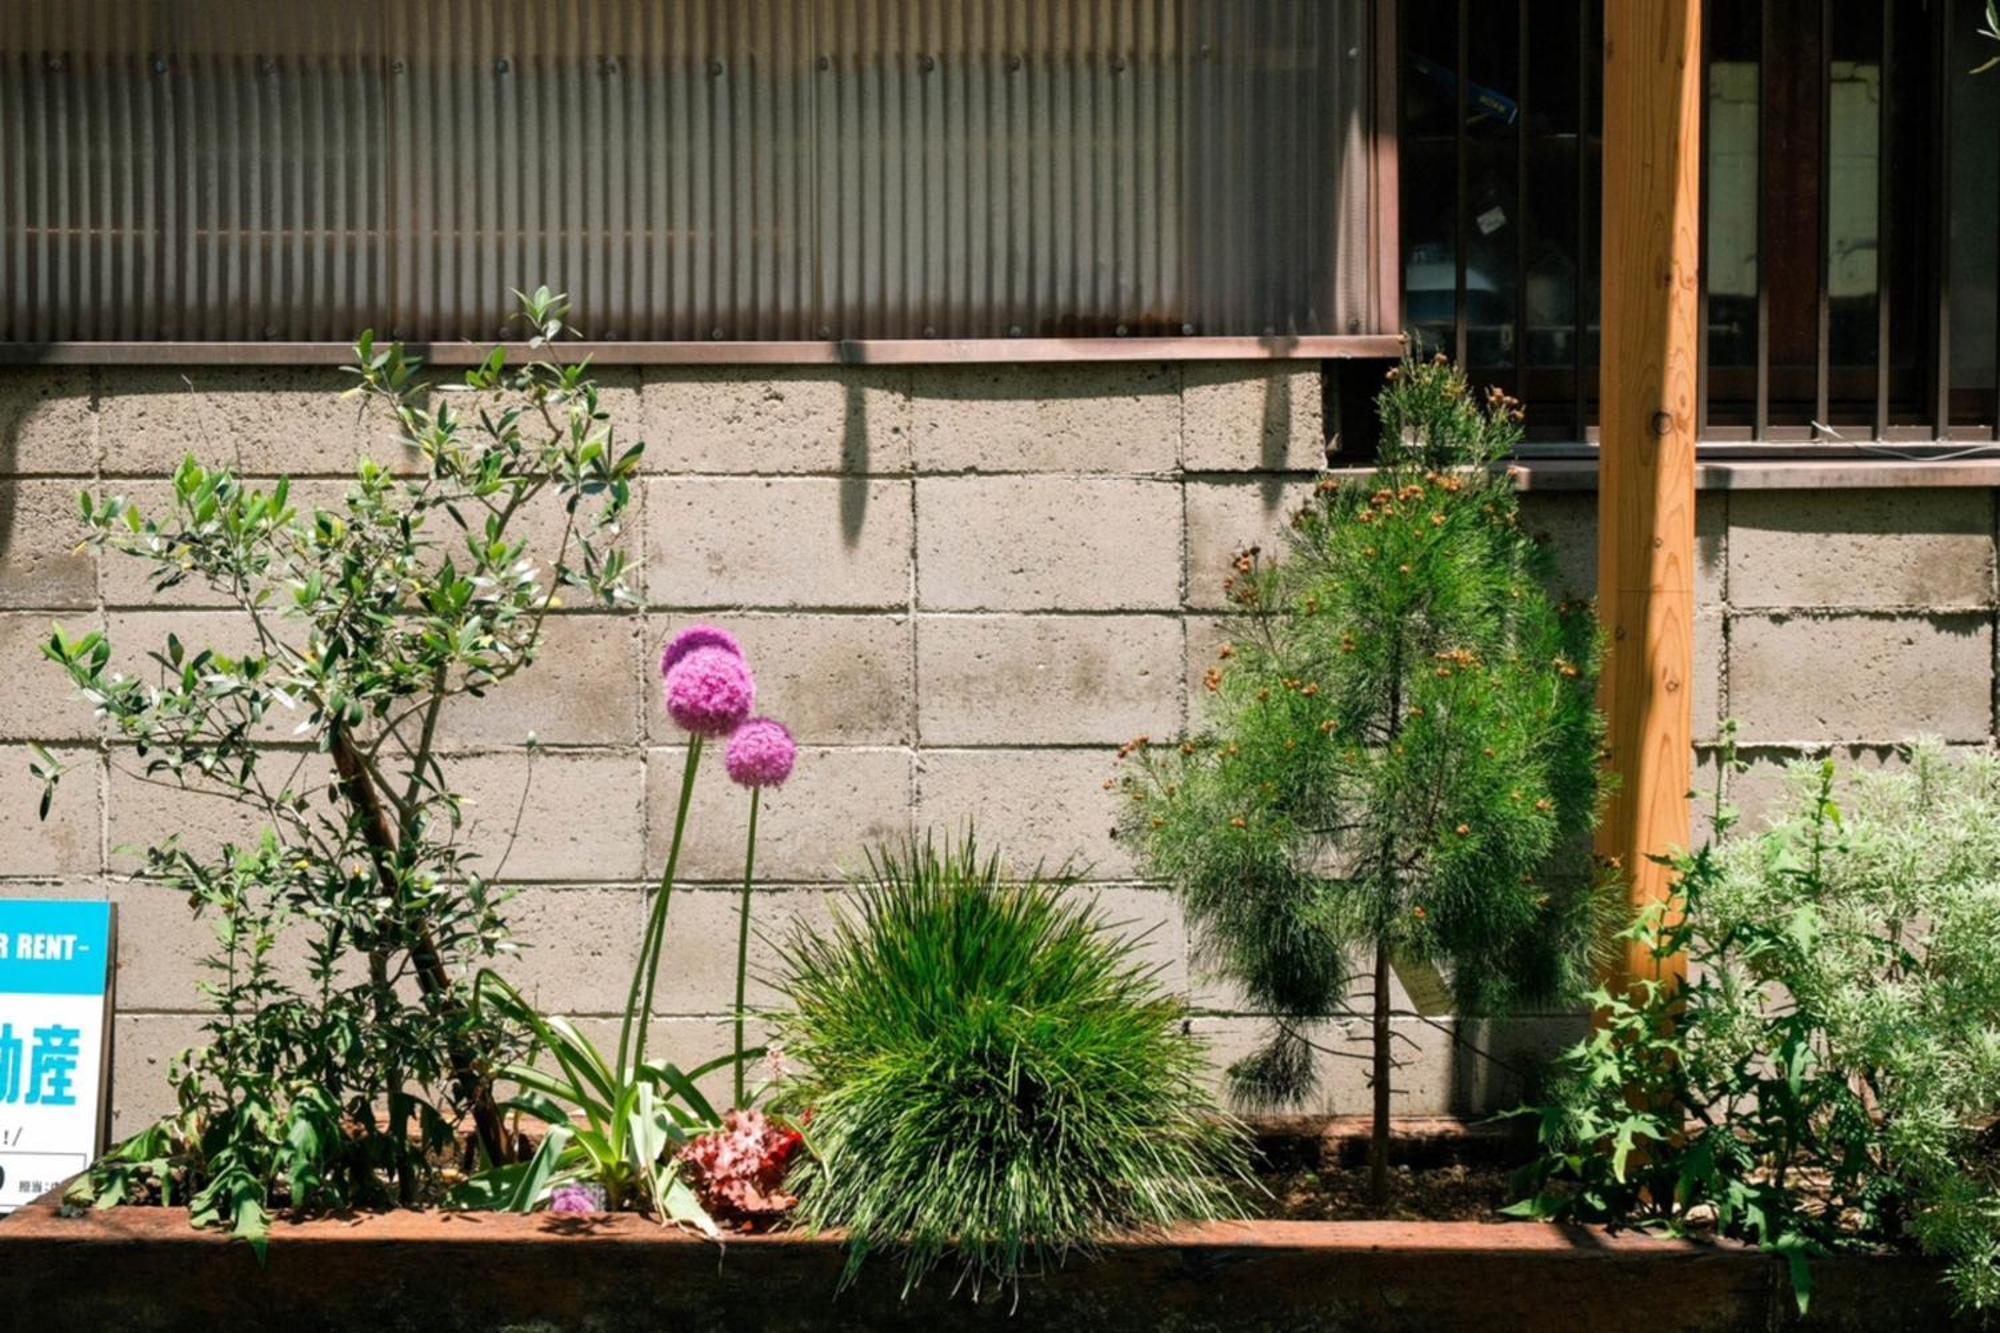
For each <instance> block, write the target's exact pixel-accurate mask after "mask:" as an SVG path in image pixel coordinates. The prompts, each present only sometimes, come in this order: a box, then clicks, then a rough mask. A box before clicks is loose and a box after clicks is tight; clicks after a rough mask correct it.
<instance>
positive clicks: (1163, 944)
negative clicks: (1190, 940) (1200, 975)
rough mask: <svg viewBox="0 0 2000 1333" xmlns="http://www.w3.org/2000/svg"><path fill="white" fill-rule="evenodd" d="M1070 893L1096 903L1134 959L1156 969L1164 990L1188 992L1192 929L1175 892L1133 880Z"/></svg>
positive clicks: (1083, 887)
mask: <svg viewBox="0 0 2000 1333" xmlns="http://www.w3.org/2000/svg"><path fill="white" fill-rule="evenodd" d="M1070 892H1072V893H1076V894H1080V895H1083V896H1084V897H1085V898H1087V899H1089V900H1090V901H1091V902H1092V903H1093V904H1094V906H1095V907H1096V910H1097V913H1098V917H1099V919H1100V920H1101V921H1102V922H1103V923H1104V926H1105V929H1106V931H1107V932H1108V933H1109V934H1110V935H1111V937H1112V938H1114V939H1116V940H1118V941H1119V942H1120V943H1121V944H1122V945H1123V946H1124V948H1125V949H1126V950H1127V952H1128V955H1129V957H1130V959H1131V961H1133V962H1135V963H1137V964H1139V965H1140V966H1142V967H1145V968H1147V969H1149V970H1150V971H1151V972H1152V974H1153V979H1154V981H1155V983H1156V984H1157V985H1158V986H1159V988H1160V989H1161V990H1163V991H1165V992H1166V993H1168V994H1169V995H1178V996H1183V997H1185V996H1186V995H1187V993H1188V968H1187V928H1186V926H1185V925H1184V924H1183V923H1182V921H1181V909H1180V904H1178V903H1177V902H1175V901H1174V895H1173V894H1171V893H1169V892H1167V891H1166V890H1165V889H1157V888H1146V887H1140V886H1137V885H1128V884H1114V885H1094V884H1080V885H1078V886H1077V887H1076V888H1074V889H1072V890H1070Z"/></svg>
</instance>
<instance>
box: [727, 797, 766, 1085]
mask: <svg viewBox="0 0 2000 1333" xmlns="http://www.w3.org/2000/svg"><path fill="white" fill-rule="evenodd" d="M763 796H764V789H763V788H762V787H752V788H751V789H750V841H749V843H748V844H747V845H746V846H745V847H744V849H743V906H742V908H741V909H740V910H739V911H738V912H737V918H736V1101H735V1103H734V1105H735V1107H736V1109H737V1110H739V1111H741V1110H745V1109H747V1108H745V1107H744V1105H743V977H744V974H745V973H746V972H747V971H748V970H749V966H750V885H751V883H752V881H753V879H754V876H755V872H756V868H757V805H758V802H759V801H761V800H762V799H763Z"/></svg>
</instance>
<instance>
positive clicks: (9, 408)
mask: <svg viewBox="0 0 2000 1333" xmlns="http://www.w3.org/2000/svg"><path fill="white" fill-rule="evenodd" d="M51 347H52V344H48V343H17V344H14V345H13V346H11V347H10V348H9V349H8V351H9V353H10V357H9V363H8V364H9V365H10V366H12V365H16V364H18V365H22V366H33V365H40V364H41V363H42V362H43V361H45V360H46V359H47V357H48V354H49V352H50V350H51ZM9 373H10V372H9V371H8V370H7V369H6V368H0V375H6V374H9ZM35 401H36V400H35V399H34V398H33V397H31V396H30V395H27V394H23V393H12V394H0V410H4V412H5V415H4V416H0V477H12V476H15V475H17V474H18V473H19V472H20V470H21V469H20V461H21V423H22V422H23V421H25V420H26V419H27V415H28V413H29V411H30V410H31V408H32V406H33V404H34V402H35ZM20 503H21V502H20V495H19V488H18V487H15V486H5V487H0V560H5V559H6V558H7V557H8V555H9V554H11V553H12V551H13V547H14V529H15V527H16V525H17V524H18V523H19V522H20Z"/></svg>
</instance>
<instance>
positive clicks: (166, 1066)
mask: <svg viewBox="0 0 2000 1333" xmlns="http://www.w3.org/2000/svg"><path fill="white" fill-rule="evenodd" d="M201 1023H202V1020H201V1016H200V1015H198V1014H129V1013H120V1014H119V1015H118V1017H117V1020H116V1022H114V1023H113V1025H112V1039H111V1137H112V1138H113V1139H114V1140H116V1139H124V1138H129V1137H130V1136H131V1135H134V1134H137V1133H138V1132H139V1131H140V1130H142V1129H144V1128H146V1127H147V1126H148V1125H150V1124H152V1123H153V1122H154V1121H156V1120H158V1119H159V1118H160V1117H161V1116H164V1115H168V1114H170V1113H172V1112H173V1111H174V1110H175V1109H176V1104H175V1101H174V1089H173V1084H172V1083H171V1082H170V1081H169V1080H170V1078H171V1074H172V1067H173V1063H174V1061H175V1060H176V1059H177V1058H178V1057H179V1056H180V1054H181V1053H182V1052H183V1051H186V1050H188V1049H189V1048H190V1047H196V1046H203V1045H206V1044H207V1040H206V1038H205V1037H204V1035H203V1033H202V1030H201ZM107 1146H108V1145H107Z"/></svg>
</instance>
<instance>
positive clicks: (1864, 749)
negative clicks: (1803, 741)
mask: <svg viewBox="0 0 2000 1333" xmlns="http://www.w3.org/2000/svg"><path fill="white" fill-rule="evenodd" d="M1951 748H1953V749H1954V750H1958V749H1961V748H1963V749H1965V750H1983V749H1984V748H1985V747H1984V744H1983V743H1981V744H1977V745H1971V746H1965V747H1958V746H1953V747H1951ZM1717 758H1718V756H1717V753H1716V751H1715V750H1714V749H1712V748H1707V749H1704V750H1703V751H1702V753H1701V754H1700V756H1699V757H1698V759H1697V760H1696V765H1695V783H1694V839H1693V841H1694V845H1695V846H1697V847H1699V846H1701V845H1702V844H1703V843H1704V842H1706V841H1708V840H1709V839H1710V838H1711V837H1712V836H1713V832H1714V814H1715V776H1716V765H1717ZM1827 758H1831V759H1832V760H1833V762H1834V765H1835V780H1836V782H1837V783H1838V784H1840V786H1837V787H1836V789H1835V791H1836V799H1838V793H1839V792H1840V791H1841V790H1842V789H1843V788H1844V786H1845V784H1846V783H1847V781H1848V780H1849V778H1851V777H1852V776H1853V775H1854V774H1855V773H1857V772H1863V771H1880V770H1888V771H1891V772H1895V771H1899V770H1901V769H1903V768H1906V767H1907V766H1908V755H1907V753H1906V750H1905V747H1904V746H1902V745H1831V746H1820V747H1814V748H1812V749H1809V750H1808V749H1802V748H1798V747H1792V746H1755V747H1748V748H1745V749H1742V750H1739V751H1738V753H1737V760H1738V762H1739V763H1740V764H1741V765H1742V769H1741V770H1740V771H1735V772H1731V773H1729V774H1728V775H1727V779H1728V781H1727V785H1726V787H1725V788H1724V800H1725V801H1726V803H1727V804H1728V805H1730V806H1732V807H1734V808H1735V810H1736V813H1737V817H1738V819H1739V821H1740V822H1739V823H1738V824H1737V836H1739V837H1747V836H1752V835H1755V834H1758V833H1761V832H1763V831H1765V830H1766V829H1768V828H1769V827H1770V826H1771V824H1772V823H1774V822H1775V821H1776V820H1777V819H1778V818H1780V817H1781V816H1783V815H1784V814H1785V813H1786V812H1787V811H1795V810H1796V811H1803V810H1805V809H1807V808H1808V803H1809V802H1810V801H1811V800H1812V799H1813V797H1814V795H1815V793H1817V792H1818V790H1819V765H1820V763H1821V761H1822V760H1824V759H1827Z"/></svg>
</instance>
